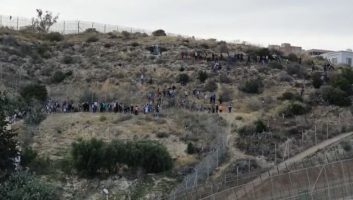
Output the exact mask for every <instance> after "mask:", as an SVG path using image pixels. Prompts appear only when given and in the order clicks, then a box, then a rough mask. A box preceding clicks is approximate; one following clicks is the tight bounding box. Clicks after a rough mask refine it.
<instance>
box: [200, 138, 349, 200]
mask: <svg viewBox="0 0 353 200" xmlns="http://www.w3.org/2000/svg"><path fill="white" fill-rule="evenodd" d="M352 135H353V132H349V133H345V134H341V135H338V136H336V137H334V138H331V139H328V140H325V141H323V142H321V143H319V144H317V145H315V146H313V147H310V148H309V149H307V150H305V151H303V152H301V153H299V154H297V155H295V156H293V157H291V158H289V159H287V160H285V161H283V162H281V163H280V164H278V170H279V171H283V170H284V169H286V165H287V166H290V165H291V164H293V163H295V162H298V161H301V160H303V159H304V158H305V157H308V156H310V155H313V154H314V153H316V152H317V151H319V150H321V149H324V148H326V147H328V146H331V145H333V144H335V143H337V142H340V141H341V140H343V139H345V138H347V137H350V136H352ZM269 173H270V174H275V173H277V168H276V167H273V168H272V169H271V170H269V171H268V172H265V173H263V174H261V178H262V181H261V179H260V177H259V178H256V179H255V180H253V181H251V182H249V183H248V184H247V186H245V187H246V188H244V190H242V191H251V189H252V188H253V187H257V186H259V185H260V184H261V183H262V182H263V181H264V180H266V179H268V178H269ZM232 189H233V188H228V189H226V190H223V191H220V192H218V194H220V193H228V192H229V191H231V190H232ZM244 194H245V193H244ZM244 194H242V193H241V192H240V193H238V194H237V197H235V196H234V194H232V193H231V192H229V195H228V196H227V197H225V196H224V199H230V200H231V199H235V198H237V199H238V198H241V197H242V196H243V195H244ZM214 195H215V194H213V195H211V196H208V197H205V198H203V199H209V198H210V197H211V199H212V196H214ZM222 196H223V195H222Z"/></svg>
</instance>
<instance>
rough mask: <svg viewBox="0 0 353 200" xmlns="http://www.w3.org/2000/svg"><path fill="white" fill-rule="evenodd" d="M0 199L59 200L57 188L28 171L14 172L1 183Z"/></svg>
mask: <svg viewBox="0 0 353 200" xmlns="http://www.w3.org/2000/svg"><path fill="white" fill-rule="evenodd" d="M0 199H12V200H20V199H21V200H24V199H28V200H29V199H38V200H59V199H60V198H59V195H58V193H57V192H56V189H55V187H54V186H52V185H51V184H48V183H45V182H43V181H41V180H40V179H38V178H35V177H34V176H33V175H31V174H29V173H27V172H19V173H14V174H12V175H11V176H10V177H9V179H8V180H6V181H4V182H3V183H0Z"/></svg>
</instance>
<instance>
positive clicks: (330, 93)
mask: <svg viewBox="0 0 353 200" xmlns="http://www.w3.org/2000/svg"><path fill="white" fill-rule="evenodd" d="M321 96H322V98H323V100H324V101H326V102H327V103H329V104H331V105H336V106H341V107H347V106H350V105H352V102H351V99H350V98H349V97H348V95H347V93H345V92H344V91H342V90H341V89H339V88H334V87H332V86H323V87H321Z"/></svg>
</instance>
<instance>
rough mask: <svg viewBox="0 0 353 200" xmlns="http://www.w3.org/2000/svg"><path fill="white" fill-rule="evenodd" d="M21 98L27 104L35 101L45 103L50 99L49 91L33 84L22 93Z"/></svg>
mask: <svg viewBox="0 0 353 200" xmlns="http://www.w3.org/2000/svg"><path fill="white" fill-rule="evenodd" d="M20 94H21V96H22V97H23V99H24V100H25V101H27V102H30V101H31V100H33V99H35V100H38V101H40V102H44V101H46V100H47V98H48V91H47V88H46V87H45V86H44V85H40V84H31V85H27V86H25V87H24V88H22V90H21V91H20Z"/></svg>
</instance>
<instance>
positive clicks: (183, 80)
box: [177, 74, 190, 85]
mask: <svg viewBox="0 0 353 200" xmlns="http://www.w3.org/2000/svg"><path fill="white" fill-rule="evenodd" d="M177 81H178V83H180V84H181V85H186V84H188V83H189V81H190V77H189V75H187V74H179V76H178V80H177Z"/></svg>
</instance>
